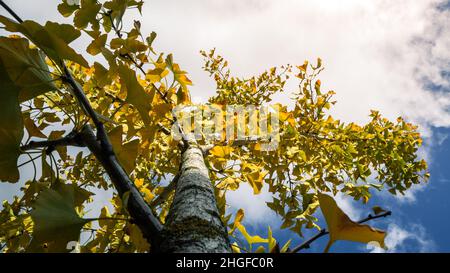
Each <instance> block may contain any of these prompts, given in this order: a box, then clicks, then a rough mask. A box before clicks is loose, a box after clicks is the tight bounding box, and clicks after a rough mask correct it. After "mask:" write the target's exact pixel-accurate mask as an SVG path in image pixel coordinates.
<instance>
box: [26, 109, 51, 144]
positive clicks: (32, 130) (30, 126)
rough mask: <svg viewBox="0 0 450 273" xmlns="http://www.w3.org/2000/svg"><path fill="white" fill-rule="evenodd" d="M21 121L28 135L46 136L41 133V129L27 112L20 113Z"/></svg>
mask: <svg viewBox="0 0 450 273" xmlns="http://www.w3.org/2000/svg"><path fill="white" fill-rule="evenodd" d="M22 117H23V122H24V125H25V128H26V129H27V132H28V135H30V136H33V137H39V138H46V137H47V136H46V135H44V134H43V133H42V131H41V130H40V129H39V128H38V127H37V126H36V124H34V121H33V120H32V119H31V118H30V113H29V112H23V113H22Z"/></svg>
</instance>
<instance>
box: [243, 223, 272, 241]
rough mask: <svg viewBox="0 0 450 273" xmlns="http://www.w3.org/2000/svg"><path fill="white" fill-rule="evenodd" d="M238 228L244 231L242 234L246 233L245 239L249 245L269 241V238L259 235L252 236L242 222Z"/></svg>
mask: <svg viewBox="0 0 450 273" xmlns="http://www.w3.org/2000/svg"><path fill="white" fill-rule="evenodd" d="M237 229H238V230H239V231H240V232H241V233H242V235H244V237H245V240H246V241H247V243H248V244H249V245H252V244H258V243H267V242H268V240H267V239H264V238H261V237H260V236H259V235H254V236H251V235H250V234H248V232H247V230H246V229H245V227H244V226H243V225H242V224H241V223H239V224H238V225H237Z"/></svg>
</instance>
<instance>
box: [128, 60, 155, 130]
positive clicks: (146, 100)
mask: <svg viewBox="0 0 450 273" xmlns="http://www.w3.org/2000/svg"><path fill="white" fill-rule="evenodd" d="M119 75H120V83H121V85H122V89H123V90H124V91H126V94H127V98H126V101H127V102H128V103H130V104H132V105H133V106H134V107H136V109H137V110H138V112H139V114H140V115H141V118H142V120H143V121H144V124H145V125H149V123H150V117H149V112H150V110H151V109H152V105H151V103H152V101H153V96H152V95H150V94H148V93H147V92H145V90H144V88H143V87H142V86H141V85H140V84H139V82H138V80H137V79H136V74H135V72H134V71H133V70H131V69H130V68H128V67H127V66H125V65H121V66H119ZM153 95H154V93H153Z"/></svg>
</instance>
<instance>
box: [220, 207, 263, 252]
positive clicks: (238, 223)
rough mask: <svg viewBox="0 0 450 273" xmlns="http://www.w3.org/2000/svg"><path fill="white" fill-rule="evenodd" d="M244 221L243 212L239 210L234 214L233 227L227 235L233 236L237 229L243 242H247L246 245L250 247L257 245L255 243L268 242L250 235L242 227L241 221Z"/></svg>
mask: <svg viewBox="0 0 450 273" xmlns="http://www.w3.org/2000/svg"><path fill="white" fill-rule="evenodd" d="M243 219H244V210H243V209H239V210H238V211H237V212H236V216H235V218H234V222H233V226H232V229H231V230H230V231H229V234H233V232H234V231H235V230H236V229H238V230H239V231H240V232H241V233H242V235H243V236H244V238H245V240H246V241H247V243H248V244H249V245H250V247H251V245H252V244H257V243H267V242H268V240H267V239H264V238H261V237H260V236H258V235H254V236H252V235H250V234H249V233H248V232H247V229H246V228H245V227H244V225H242V220H243Z"/></svg>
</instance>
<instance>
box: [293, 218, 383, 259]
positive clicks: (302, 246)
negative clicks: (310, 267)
mask: <svg viewBox="0 0 450 273" xmlns="http://www.w3.org/2000/svg"><path fill="white" fill-rule="evenodd" d="M390 215H392V212H391V211H386V212H384V213H381V214H378V215H375V216H373V215H372V214H369V216H367V217H366V218H364V219H362V220H359V221H358V222H357V223H359V224H362V223H365V222H368V221H370V220H374V219H377V218H381V217H387V216H390ZM329 233H330V232H329V231H328V230H327V229H322V230H320V231H319V232H318V233H317V234H316V235H314V236H313V237H311V238H309V239H308V240H306V241H304V242H303V243H301V244H300V245H298V246H296V247H294V248H293V249H292V250H291V251H289V253H297V252H299V251H300V250H302V249H305V248H309V246H310V245H311V243H312V242H314V241H315V240H317V239H319V238H320V237H322V236H325V235H327V234H329Z"/></svg>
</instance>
